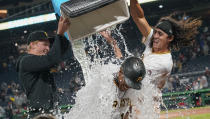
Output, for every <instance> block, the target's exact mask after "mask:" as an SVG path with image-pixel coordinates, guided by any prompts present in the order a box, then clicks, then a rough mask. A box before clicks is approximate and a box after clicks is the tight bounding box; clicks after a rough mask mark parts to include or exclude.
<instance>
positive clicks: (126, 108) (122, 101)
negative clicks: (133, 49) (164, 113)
mask: <svg viewBox="0 0 210 119" xmlns="http://www.w3.org/2000/svg"><path fill="white" fill-rule="evenodd" d="M152 36H153V29H152V30H151V31H150V34H149V35H148V37H147V38H146V41H145V42H144V43H145V45H146V49H145V51H144V53H143V62H144V65H145V69H146V75H145V78H144V79H143V81H142V87H141V90H135V89H131V88H130V89H128V90H127V91H126V92H121V91H119V92H118V94H119V95H121V96H119V97H118V98H119V99H118V100H116V109H117V110H118V111H119V112H120V114H121V116H122V115H123V117H125V115H126V113H129V119H134V118H138V119H156V118H159V117H158V116H159V111H160V109H159V106H160V103H161V102H160V101H161V97H162V94H161V92H160V90H159V89H157V84H158V82H159V81H161V80H165V79H166V78H168V76H169V75H170V73H171V69H172V66H173V61H172V56H171V53H170V52H167V53H161V54H156V53H153V52H152V48H151V47H150V43H151V39H152ZM154 84H155V85H154ZM131 107H132V109H131Z"/></svg>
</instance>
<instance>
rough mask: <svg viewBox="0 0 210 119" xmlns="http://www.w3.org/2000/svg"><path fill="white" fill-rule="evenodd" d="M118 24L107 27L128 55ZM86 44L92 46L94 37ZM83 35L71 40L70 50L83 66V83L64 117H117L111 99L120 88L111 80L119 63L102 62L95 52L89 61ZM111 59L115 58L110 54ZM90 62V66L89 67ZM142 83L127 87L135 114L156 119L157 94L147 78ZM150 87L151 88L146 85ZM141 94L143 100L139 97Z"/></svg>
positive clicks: (116, 97) (113, 98)
mask: <svg viewBox="0 0 210 119" xmlns="http://www.w3.org/2000/svg"><path fill="white" fill-rule="evenodd" d="M120 29H122V26H120V27H119V28H118V29H116V27H112V28H110V29H108V30H112V31H114V33H115V34H116V35H118V36H119V37H120V38H121V39H122V41H123V43H124V45H125V52H126V53H127V54H128V55H131V54H130V53H129V52H128V49H127V46H126V44H125V39H124V38H123V35H122V34H121V33H120ZM96 38H101V36H100V35H99V34H96ZM88 40H89V44H90V45H92V47H94V45H95V44H94V43H93V42H95V41H94V38H93V37H92V36H90V37H89V38H88ZM83 41H84V39H83V40H78V41H73V42H72V46H73V51H74V55H75V57H76V58H77V59H78V61H79V62H80V64H81V67H82V69H83V73H84V78H85V81H86V86H85V87H83V88H82V89H81V90H79V91H78V93H77V95H76V98H75V102H76V103H75V105H74V106H73V108H72V109H71V110H70V112H69V113H68V114H65V115H64V118H65V119H83V118H85V119H119V118H120V117H116V116H118V115H120V114H121V113H120V111H118V110H116V109H115V108H113V102H114V101H116V100H117V99H118V98H119V92H118V91H117V90H118V89H117V87H116V86H115V84H114V83H113V78H114V76H113V73H116V72H118V71H119V68H120V65H117V64H113V63H111V62H109V63H108V64H103V62H104V59H103V58H102V59H100V58H97V57H96V56H94V62H91V61H90V58H89V57H87V54H86V53H85V50H84V49H85V45H84V42H83ZM92 50H93V52H94V53H97V51H95V49H92ZM113 60H116V59H115V58H113ZM90 66H91V67H90ZM143 81H144V82H143V86H142V89H141V90H133V89H129V90H128V91H127V92H126V96H128V97H129V98H130V99H131V100H132V102H134V104H135V105H136V108H137V109H139V110H140V113H141V114H140V115H138V116H137V117H138V118H143V119H146V118H147V119H156V118H159V117H158V115H157V113H156V112H155V109H154V105H155V102H154V100H153V96H154V95H155V94H157V91H156V90H154V88H152V86H153V85H152V84H151V83H150V81H149V79H147V80H143ZM148 87H150V88H148ZM137 97H140V98H142V101H140V102H139V101H138V99H139V98H137Z"/></svg>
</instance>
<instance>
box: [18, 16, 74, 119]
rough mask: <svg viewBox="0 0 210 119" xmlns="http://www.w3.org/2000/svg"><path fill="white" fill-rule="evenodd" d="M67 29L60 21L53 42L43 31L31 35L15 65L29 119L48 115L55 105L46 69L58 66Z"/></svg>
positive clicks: (52, 88)
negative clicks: (25, 100)
mask: <svg viewBox="0 0 210 119" xmlns="http://www.w3.org/2000/svg"><path fill="white" fill-rule="evenodd" d="M69 25H70V21H69V20H68V19H64V18H62V17H61V18H60V20H59V23H58V30H57V35H56V36H55V37H54V38H49V37H48V36H47V33H46V32H44V31H35V32H32V33H31V34H30V35H29V37H28V39H27V40H28V41H27V44H28V48H27V53H26V54H24V55H22V56H20V57H19V59H18V61H17V71H18V78H19V81H20V83H21V85H22V87H23V89H24V91H25V93H26V95H27V99H28V107H29V108H28V109H29V116H30V117H29V118H32V117H33V116H36V115H37V114H40V113H41V112H42V113H43V112H45V113H49V112H51V110H52V109H53V107H54V105H55V102H56V101H57V100H56V95H55V94H56V93H55V91H56V87H55V82H54V79H53V77H52V74H51V73H50V68H52V67H53V66H54V65H56V64H58V63H59V62H60V60H61V57H62V55H63V54H64V52H65V51H66V50H67V47H68V46H69V45H68V43H69V41H68V40H67V39H66V38H65V37H64V32H66V30H67V29H68V28H69ZM50 43H52V44H50ZM50 45H51V47H50Z"/></svg>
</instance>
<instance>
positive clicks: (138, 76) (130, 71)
mask: <svg viewBox="0 0 210 119" xmlns="http://www.w3.org/2000/svg"><path fill="white" fill-rule="evenodd" d="M121 68H122V71H123V74H124V80H125V82H126V84H127V85H128V86H129V87H130V88H133V89H137V90H139V89H141V80H142V79H143V78H144V76H145V74H146V71H145V67H144V63H143V62H142V60H141V59H140V58H137V57H129V58H127V59H126V60H125V61H124V62H123V63H122V65H121Z"/></svg>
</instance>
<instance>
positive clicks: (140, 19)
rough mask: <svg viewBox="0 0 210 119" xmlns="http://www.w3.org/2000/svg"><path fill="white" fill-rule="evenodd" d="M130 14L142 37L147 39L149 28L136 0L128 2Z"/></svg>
mask: <svg viewBox="0 0 210 119" xmlns="http://www.w3.org/2000/svg"><path fill="white" fill-rule="evenodd" d="M130 14H131V16H132V18H133V20H134V22H135V23H136V25H137V27H138V29H139V30H140V32H141V33H142V35H143V36H145V37H147V36H148V35H149V33H150V30H151V27H150V25H149V24H148V22H147V20H146V19H145V17H144V11H143V9H142V8H141V6H140V4H139V3H138V1H137V0H130Z"/></svg>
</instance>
